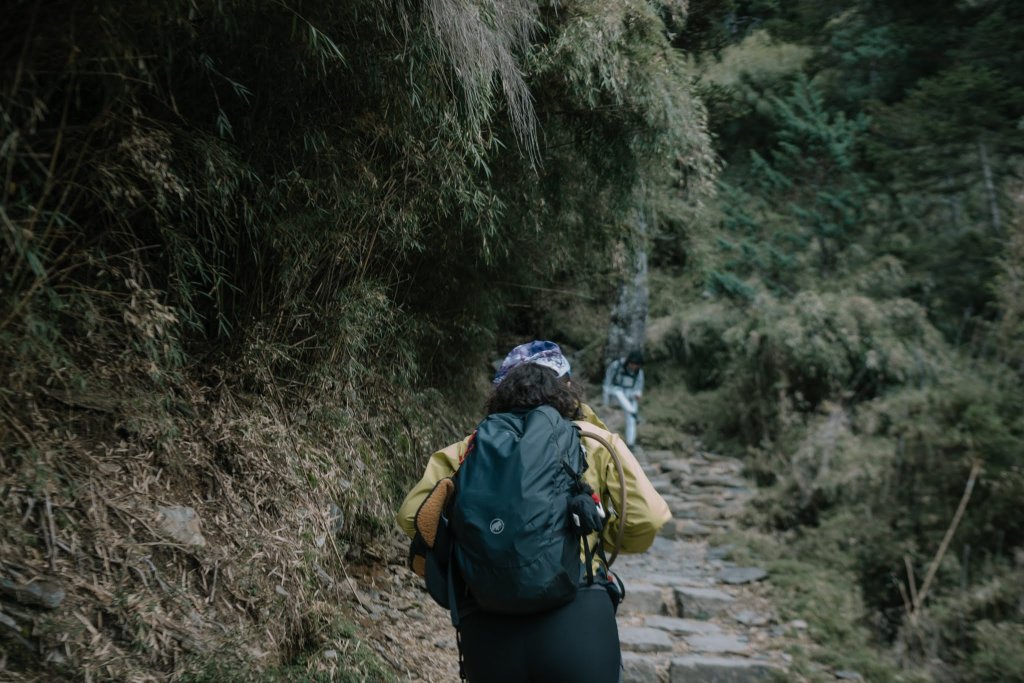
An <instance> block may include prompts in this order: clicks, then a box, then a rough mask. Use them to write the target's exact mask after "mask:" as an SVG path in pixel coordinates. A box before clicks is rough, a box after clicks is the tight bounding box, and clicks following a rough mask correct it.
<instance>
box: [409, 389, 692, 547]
mask: <svg viewBox="0 0 1024 683" xmlns="http://www.w3.org/2000/svg"><path fill="white" fill-rule="evenodd" d="M582 408H583V417H584V419H583V420H580V421H578V422H576V423H575V424H576V425H578V426H579V428H580V432H581V436H582V438H581V441H582V442H583V447H584V448H585V449H586V451H587V463H588V465H589V466H588V468H587V471H586V472H585V473H584V475H583V479H584V480H585V481H586V482H587V483H588V484H590V486H591V487H592V488H593V489H594V491H596V492H598V494H599V495H600V496H601V502H602V504H603V505H604V508H605V509H606V510H608V511H613V510H616V511H617V510H622V499H621V492H620V484H619V473H618V469H617V468H616V467H615V461H614V460H613V459H612V456H611V454H610V453H608V450H607V449H606V448H605V447H604V446H602V445H600V444H599V443H598V442H597V441H594V440H593V439H588V438H586V435H587V434H597V435H598V436H601V437H604V439H605V440H606V441H608V442H609V443H611V444H612V446H613V447H614V448H615V450H616V452H617V453H618V454H619V458H620V460H621V461H622V469H623V472H624V474H625V477H626V527H625V530H624V532H623V534H622V546H621V547H619V548H618V549H617V550H618V552H620V553H642V552H643V551H645V550H647V548H649V547H650V545H651V543H653V542H654V537H655V536H656V535H657V534H658V530H659V529H661V527H663V526H664V525H665V523H666V522H668V520H669V519H671V518H672V513H671V512H669V509H668V505H667V504H666V503H665V500H664V499H663V498H662V497H661V495H660V494H659V493H658V492H657V491H655V490H654V487H653V486H652V485H651V482H650V480H649V479H648V478H647V475H646V474H645V473H644V471H643V468H641V467H640V463H639V462H637V459H636V456H634V455H633V453H632V452H630V450H629V448H627V447H626V444H625V442H624V441H623V440H622V439H621V438H619V436H618V435H617V434H613V433H612V432H610V431H608V429H607V428H606V427H605V425H604V423H603V422H601V420H600V419H599V418H598V417H597V415H595V414H594V411H593V410H592V409H591V408H590V406H588V405H586V404H583V406H582ZM468 443H469V437H466V438H465V439H463V440H462V441H459V442H458V443H453V444H452V445H450V446H448V447H447V448H444V449H442V450H440V451H438V452H436V453H434V454H433V455H432V456H431V457H430V461H429V462H427V469H426V471H424V473H423V477H422V478H421V479H420V480H419V483H417V484H416V486H414V487H413V489H412V491H410V492H409V494H408V495H407V496H406V497H405V501H404V502H403V503H402V506H401V507H400V508H399V510H398V526H400V527H401V528H402V531H404V532H405V533H406V535H408V536H409V537H410V538H412V537H413V536H414V535H415V534H416V527H415V521H414V520H415V517H416V512H417V510H419V508H420V505H421V504H422V503H423V501H424V499H426V497H427V496H428V495H429V494H430V492H431V491H432V490H433V489H434V485H435V484H437V482H439V481H440V480H442V479H444V478H445V477H450V476H451V475H452V474H454V473H455V470H457V469H458V467H459V460H460V459H461V458H462V456H463V454H464V453H465V452H466V447H467V445H468ZM621 521H622V517H621V515H619V514H614V515H610V520H609V522H608V523H606V524H605V527H604V529H603V530H602V531H601V536H602V538H603V540H604V547H605V551H606V552H608V553H611V552H612V551H613V550H616V548H615V539H616V537H617V535H618V533H619V524H620V523H621ZM596 540H597V534H592V535H591V537H590V538H589V539H588V543H589V544H590V547H591V548H593V547H594V543H595V542H596Z"/></svg>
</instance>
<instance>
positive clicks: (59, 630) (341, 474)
mask: <svg viewBox="0 0 1024 683" xmlns="http://www.w3.org/2000/svg"><path fill="white" fill-rule="evenodd" d="M107 367H108V369H107V370H106V371H97V372H102V374H101V376H98V377H96V378H95V379H94V381H93V383H92V386H96V385H103V386H107V387H110V391H109V394H107V395H105V396H102V397H97V396H89V395H85V394H82V393H75V392H68V391H62V392H58V391H56V390H52V389H48V388H39V389H37V390H34V391H25V392H23V393H21V394H20V395H18V396H17V399H18V400H17V404H18V408H19V409H18V410H16V411H15V410H5V414H4V422H3V424H4V425H5V430H6V431H4V432H0V437H2V447H3V448H2V451H0V469H2V475H0V490H3V492H4V495H3V503H2V505H3V507H2V508H0V518H2V520H3V530H2V532H0V557H2V558H3V559H2V560H0V578H4V579H7V580H9V581H11V582H13V583H15V584H22V585H24V584H29V583H32V582H37V581H43V580H45V581H48V582H52V583H56V584H58V585H59V586H60V587H62V588H63V590H64V591H66V594H67V596H66V598H65V599H64V601H63V602H62V604H61V605H60V606H59V607H58V608H57V609H55V610H52V611H51V610H45V609H39V608H34V607H30V606H26V605H22V604H18V603H17V602H16V601H15V600H13V599H5V600H4V601H3V602H2V609H3V615H5V616H6V617H9V618H10V619H13V621H14V623H15V624H16V628H17V630H18V633H17V635H14V633H13V632H10V631H9V632H7V635H8V636H10V637H8V638H5V639H2V640H0V648H3V655H2V657H0V671H2V672H3V673H4V677H5V678H6V677H8V676H9V677H11V680H16V681H29V680H50V679H51V678H52V677H53V676H55V675H58V674H65V675H73V676H75V677H79V678H81V679H84V680H94V681H100V680H118V681H122V680H133V681H163V680H181V679H182V678H187V677H192V678H194V679H203V677H204V676H208V675H209V674H204V673H203V672H209V671H219V670H220V669H219V668H217V667H220V666H223V665H225V664H228V665H229V667H230V669H231V671H232V680H248V679H249V678H250V677H253V678H254V677H256V676H257V675H262V674H261V672H264V673H265V672H267V671H274V670H283V669H287V670H288V671H289V674H288V675H287V676H286V678H296V677H301V676H306V675H308V676H321V675H326V673H329V671H328V670H329V669H330V668H331V667H335V668H338V667H341V668H342V669H344V667H351V666H354V664H353V662H356V663H357V664H355V665H358V662H360V661H362V662H364V663H365V662H372V661H373V658H370V659H365V658H360V657H354V658H353V657H348V656H347V655H346V653H347V652H348V651H349V650H352V648H354V647H355V645H354V643H356V642H357V641H356V640H355V639H354V638H353V635H354V632H353V631H352V629H351V628H349V627H346V626H344V624H346V623H349V622H351V621H352V619H353V607H358V600H357V599H356V596H355V594H354V591H355V590H356V588H355V584H354V582H353V581H352V580H351V579H350V578H349V572H350V571H351V570H350V567H351V565H352V563H353V562H357V561H358V560H359V559H360V558H362V559H366V558H371V559H372V558H377V559H378V560H379V559H382V558H386V557H389V556H391V555H393V549H392V548H391V546H390V545H389V544H390V542H391V538H392V535H391V532H389V531H387V527H385V524H386V520H387V519H388V518H389V517H390V515H391V510H392V509H393V507H392V506H393V500H392V498H393V494H394V489H395V487H396V483H395V482H394V481H393V479H401V477H402V475H401V472H402V471H403V469H402V468H403V467H405V466H407V465H403V464H402V463H403V461H405V460H411V456H410V453H411V452H412V450H413V449H414V448H415V447H416V445H417V444H419V442H420V440H421V438H422V437H423V436H424V435H423V434H418V433H416V432H415V430H416V429H418V428H417V427H414V426H407V427H404V428H402V427H397V428H396V426H395V425H396V424H399V421H398V419H397V418H396V417H395V415H394V413H390V414H389V413H388V409H389V408H391V409H393V408H394V406H393V405H392V406H383V412H380V413H379V414H378V416H377V417H376V418H371V417H370V416H369V414H368V412H367V414H364V415H359V416H356V415H352V416H351V417H352V418H353V419H352V420H351V422H337V423H333V424H332V423H331V422H330V421H329V420H327V419H325V418H323V417H319V418H316V419H310V418H309V417H308V415H309V413H308V412H307V409H308V408H309V406H303V405H301V404H299V405H294V404H289V408H288V409H284V408H283V407H282V406H283V405H284V404H282V403H281V402H278V401H276V400H274V399H272V398H270V397H266V396H258V395H252V394H245V393H243V392H240V391H238V390H236V389H234V388H233V387H232V386H231V384H230V383H228V382H223V383H221V384H220V385H218V386H214V387H209V386H206V387H204V386H200V385H198V384H195V383H189V382H181V383H179V384H177V385H176V386H175V387H174V389H173V391H165V392H163V393H160V392H156V391H154V388H153V387H152V385H151V384H149V383H148V382H146V381H145V380H144V378H145V377H146V375H145V369H144V368H135V369H134V372H124V371H123V369H122V372H120V373H118V374H117V375H115V373H114V371H113V369H110V366H107ZM131 378H140V379H137V380H133V381H125V380H126V379H129V380H131ZM119 380H120V383H119ZM7 408H10V406H9V405H8V406H7ZM381 408H382V407H381V406H377V410H381ZM299 422H302V424H298V423H299ZM8 427H10V429H7V428H8ZM375 427H376V428H377V429H380V431H379V432H376V433H374V431H373V430H374V428H375ZM385 428H387V431H385ZM402 429H405V430H406V433H405V438H406V442H405V443H406V446H405V448H404V449H403V448H402V447H401V446H393V450H392V451H391V452H388V453H386V456H387V457H380V458H379V457H377V456H376V455H374V453H375V452H380V447H381V443H382V437H383V435H384V434H388V433H395V431H396V430H402ZM433 438H434V437H433V435H431V439H433ZM381 455H385V454H384V453H381ZM388 458H393V459H394V462H389V461H388ZM175 505H177V506H189V507H192V508H193V509H194V510H195V511H196V513H197V514H198V517H199V519H200V524H201V532H202V534H203V536H204V537H205V544H204V545H183V544H182V543H180V542H177V541H175V540H174V539H173V538H171V537H169V536H168V535H167V534H166V533H165V532H163V531H162V530H161V527H160V516H159V514H158V512H157V508H158V507H160V506H175ZM339 512H340V514H339ZM339 527H340V533H338V532H339ZM353 600H356V602H355V603H353ZM361 647H362V648H363V650H364V651H365V649H366V647H367V645H366V644H365V643H364V644H363V645H362V646H361ZM332 649H333V650H335V652H337V653H340V657H339V658H337V659H327V660H325V659H323V658H322V657H315V658H311V657H312V655H315V654H317V653H320V652H322V651H326V650H332ZM385 659H386V656H385ZM358 666H361V665H358ZM366 666H367V667H369V668H368V669H367V671H376V670H377V669H378V668H379V669H380V671H384V669H383V668H380V667H379V666H378V665H376V664H372V665H371V664H366ZM210 667H214V668H213V669H211V668H210ZM325 667H326V669H325ZM374 667H377V668H374ZM378 673H379V672H378ZM332 675H333V674H332ZM374 675H375V676H377V678H375V677H373V676H371V677H370V678H369V680H378V679H379V677H380V676H383V675H384V674H383V673H379V675H378V674H374ZM218 678H219V675H214V676H213V680H216V679H218ZM329 680H335V679H334V678H330V679H329ZM337 680H344V679H343V678H337Z"/></svg>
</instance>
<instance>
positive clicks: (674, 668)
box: [669, 655, 778, 683]
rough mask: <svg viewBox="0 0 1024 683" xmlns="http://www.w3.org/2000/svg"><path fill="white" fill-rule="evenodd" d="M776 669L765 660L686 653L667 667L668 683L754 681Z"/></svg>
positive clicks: (765, 678) (753, 682) (763, 678)
mask: <svg viewBox="0 0 1024 683" xmlns="http://www.w3.org/2000/svg"><path fill="white" fill-rule="evenodd" d="M776 671H778V669H776V668H775V667H774V666H772V665H771V664H769V663H767V662H761V661H757V660H752V659H743V658H742V657H710V656H705V655H687V656H685V657H676V658H674V659H673V660H672V663H671V665H670V667H669V683H757V681H763V680H767V679H768V678H769V677H770V676H771V675H772V674H773V672H776Z"/></svg>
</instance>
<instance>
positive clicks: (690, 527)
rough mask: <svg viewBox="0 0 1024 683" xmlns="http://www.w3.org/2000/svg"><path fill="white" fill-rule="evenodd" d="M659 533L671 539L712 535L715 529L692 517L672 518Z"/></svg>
mask: <svg viewBox="0 0 1024 683" xmlns="http://www.w3.org/2000/svg"><path fill="white" fill-rule="evenodd" d="M658 533H659V534H660V535H661V536H663V537H664V538H671V539H682V538H703V537H704V536H710V535H711V534H712V533H713V530H712V529H709V528H708V527H707V526H705V525H704V524H701V523H700V522H697V521H694V520H692V519H670V520H669V521H668V523H667V524H666V525H665V526H663V527H661V531H659V532H658Z"/></svg>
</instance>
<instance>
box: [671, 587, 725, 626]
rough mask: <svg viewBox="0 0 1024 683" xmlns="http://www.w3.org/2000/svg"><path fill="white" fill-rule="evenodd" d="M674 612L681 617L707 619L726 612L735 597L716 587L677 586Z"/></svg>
mask: <svg viewBox="0 0 1024 683" xmlns="http://www.w3.org/2000/svg"><path fill="white" fill-rule="evenodd" d="M674 593H675V598H676V613H677V614H679V615H680V616H683V617H688V618H697V619H707V618H708V617H712V616H716V615H719V614H722V613H724V612H726V611H727V610H728V609H729V608H730V607H731V606H732V604H733V602H735V598H733V597H732V596H731V595H729V594H728V593H726V592H724V591H720V590H718V589H716V588H697V587H691V586H677V587H676V588H675V589H674Z"/></svg>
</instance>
